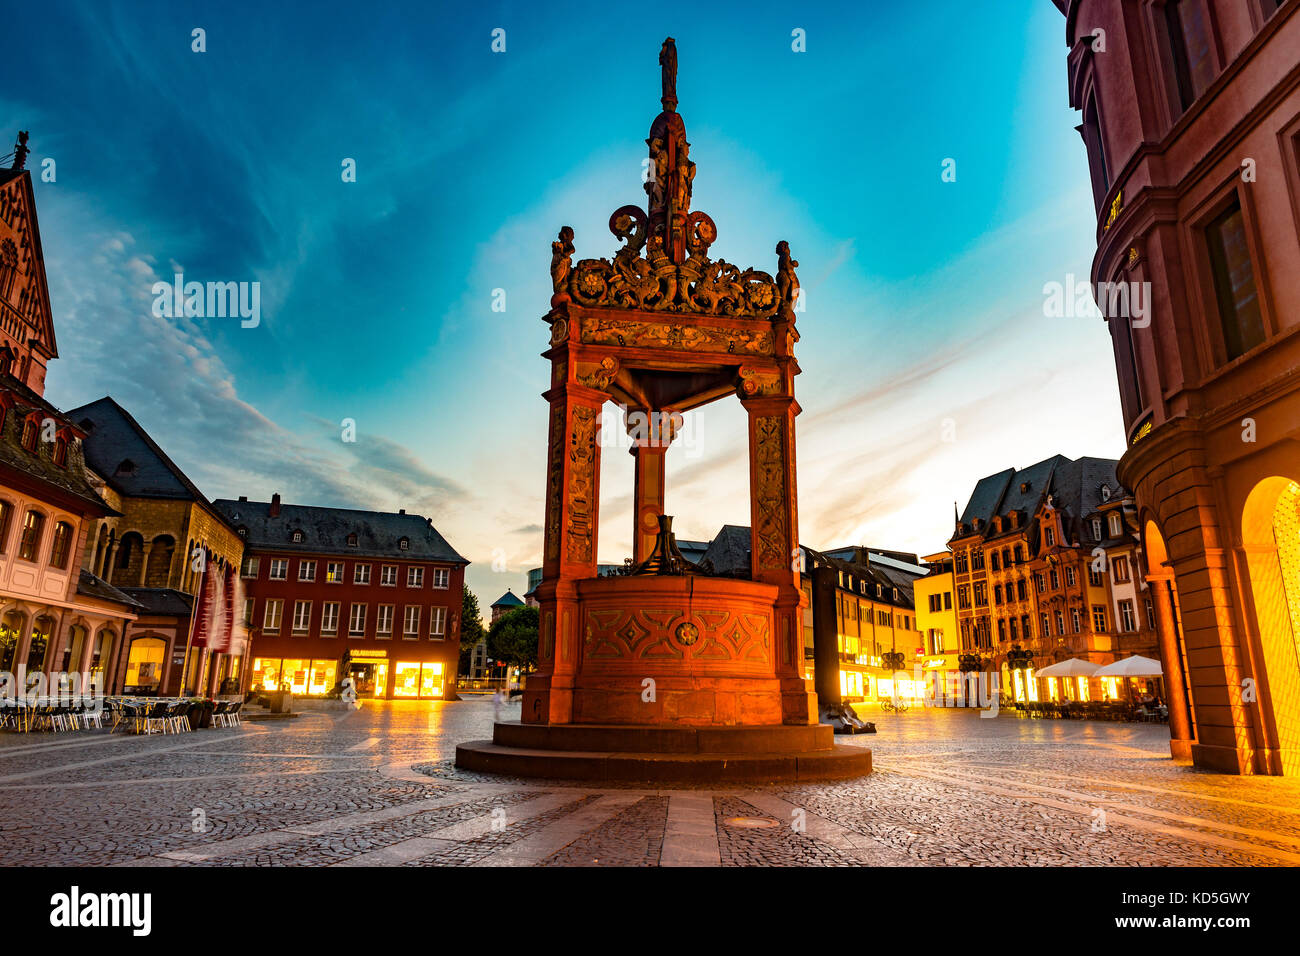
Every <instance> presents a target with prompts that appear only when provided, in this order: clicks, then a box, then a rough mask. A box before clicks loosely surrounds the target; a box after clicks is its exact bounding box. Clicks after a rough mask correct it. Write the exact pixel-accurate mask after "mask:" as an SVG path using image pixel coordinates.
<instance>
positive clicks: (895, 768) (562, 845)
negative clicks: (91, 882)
mask: <svg viewBox="0 0 1300 956" xmlns="http://www.w3.org/2000/svg"><path fill="white" fill-rule="evenodd" d="M502 710H503V713H502V717H503V719H506V720H509V719H512V718H513V719H517V718H518V710H519V705H518V704H513V705H510V704H508V705H504V706H503V707H502ZM979 713H980V712H979V711H974V710H953V709H946V710H939V709H925V708H913V709H911V710H908V711H907V712H906V713H901V714H873V715H871V716H872V719H874V720H875V721H876V724H877V727H878V733H876V734H874V735H870V734H868V735H858V736H856V737H854V738H852V739H850V740H849V741H848V743H846V744H844V745H845V746H855V745H859V744H862V743H863V742H864V741H870V745H871V749H872V751H873V753H874V758H875V762H874V771H873V772H872V773H871V774H870V775H869V776H865V777H862V778H860V779H856V780H852V781H847V782H840V783H835V782H831V783H818V784H799V785H793V784H789V785H769V786H752V787H750V786H744V787H735V788H703V787H702V788H681V789H659V788H651V787H645V786H636V785H627V786H617V787H603V786H588V785H580V784H574V783H565V782H560V781H548V780H538V779H529V780H519V779H511V778H503V777H499V776H491V775H479V774H474V773H469V772H465V771H460V770H457V769H456V768H455V767H454V765H453V756H454V749H455V745H456V744H457V743H458V742H461V741H464V740H467V739H478V738H484V737H487V736H489V735H490V733H491V725H492V722H493V717H494V705H493V703H492V702H491V701H489V700H487V699H479V700H472V699H471V700H464V701H460V702H455V703H440V702H436V703H423V702H400V701H393V702H375V703H371V702H367V703H366V704H365V706H363V707H362V708H361V709H360V710H357V711H352V712H343V711H321V712H304V713H302V714H300V715H298V716H295V717H294V718H292V719H284V720H247V721H245V722H244V723H243V725H242V727H241V728H239V729H234V728H229V729H220V728H218V729H210V730H202V731H195V732H194V733H192V734H184V735H162V734H154V735H144V736H130V735H123V734H109V733H108V732H107V731H105V732H103V733H96V732H93V731H92V732H89V733H83V734H81V735H79V736H75V737H71V738H69V737H65V736H62V735H46V736H39V735H18V734H5V735H0V847H2V848H3V849H2V850H0V857H2V858H3V862H4V863H5V864H6V865H11V866H12V865H25V866H58V867H85V866H137V867H139V866H148V867H194V866H235V867H271V866H312V867H336V866H338V867H356V866H546V867H554V866H566V867H573V866H583V867H600V866H615V867H627V866H636V867H656V866H668V867H672V866H715V867H716V866H724V867H743V866H862V865H870V866H877V865H878V866H903V867H908V866H941V867H954V866H957V867H961V866H1052V867H1059V866H1065V867H1070V866H1103V867H1117V866H1122V867H1158V866H1172V867H1187V866H1197V867H1200V866H1228V867H1241V866H1264V867H1277V866H1293V865H1295V864H1297V863H1300V781H1297V780H1295V779H1292V778H1280V777H1263V776H1256V777H1239V776H1225V775H1221V774H1214V773H1208V772H1204V771H1199V770H1195V769H1193V768H1191V767H1189V766H1186V765H1178V764H1176V763H1174V761H1173V760H1172V759H1171V758H1170V756H1169V730H1168V728H1167V727H1166V726H1164V725H1161V724H1123V723H1110V722H1106V723H1099V722H1091V721H1059V720H1032V719H1028V718H1024V717H1016V716H1013V715H1011V714H1008V713H1003V714H1001V715H1000V716H998V717H996V718H992V719H988V718H982V717H980V716H979Z"/></svg>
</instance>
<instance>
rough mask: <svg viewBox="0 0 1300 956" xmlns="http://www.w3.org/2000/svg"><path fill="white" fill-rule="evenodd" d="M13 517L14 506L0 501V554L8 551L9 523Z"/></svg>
mask: <svg viewBox="0 0 1300 956" xmlns="http://www.w3.org/2000/svg"><path fill="white" fill-rule="evenodd" d="M13 517H14V506H13V505H11V504H10V503H9V502H7V501H0V554H4V553H5V552H6V551H7V550H8V549H9V523H10V522H11V521H13Z"/></svg>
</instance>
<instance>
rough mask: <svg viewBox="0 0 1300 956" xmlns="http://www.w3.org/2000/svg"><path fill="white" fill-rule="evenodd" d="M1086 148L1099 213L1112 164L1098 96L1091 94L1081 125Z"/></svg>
mask: <svg viewBox="0 0 1300 956" xmlns="http://www.w3.org/2000/svg"><path fill="white" fill-rule="evenodd" d="M1079 135H1080V136H1082V137H1083V146H1084V149H1086V150H1087V152H1088V172H1089V173H1090V174H1091V179H1092V204H1093V207H1094V208H1095V209H1096V210H1097V212H1098V213H1100V212H1101V207H1102V203H1104V202H1105V201H1106V193H1107V192H1108V191H1109V190H1110V166H1109V164H1108V163H1107V161H1106V141H1105V138H1104V137H1103V136H1102V132H1101V116H1100V114H1099V112H1098V110H1097V97H1096V96H1089V97H1088V102H1087V105H1086V106H1084V108H1083V123H1082V124H1081V125H1080V126H1079Z"/></svg>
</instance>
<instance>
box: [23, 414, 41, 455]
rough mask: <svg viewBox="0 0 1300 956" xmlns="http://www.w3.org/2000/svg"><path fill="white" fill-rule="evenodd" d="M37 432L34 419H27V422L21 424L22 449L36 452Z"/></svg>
mask: <svg viewBox="0 0 1300 956" xmlns="http://www.w3.org/2000/svg"><path fill="white" fill-rule="evenodd" d="M37 430H38V426H37V424H36V419H34V418H29V419H27V421H25V422H23V437H22V442H23V447H24V448H26V449H27V450H28V451H36V432H37Z"/></svg>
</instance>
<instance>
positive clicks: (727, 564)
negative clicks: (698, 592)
mask: <svg viewBox="0 0 1300 956" xmlns="http://www.w3.org/2000/svg"><path fill="white" fill-rule="evenodd" d="M750 543H751V540H750V531H749V528H747V527H745V526H744V525H737V524H724V525H723V526H722V530H720V531H719V532H718V533H717V535H716V536H714V538H713V540H712V541H710V542H709V546H708V547H707V548H706V549H705V550H704V556H703V557H702V558H700V560H699V561H698V562H697V564H699V565H700V566H702V567H706V568H707V569H708V570H710V571H711V572H712V573H714V574H723V575H738V576H743V577H749V573H750V558H749V546H750Z"/></svg>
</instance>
